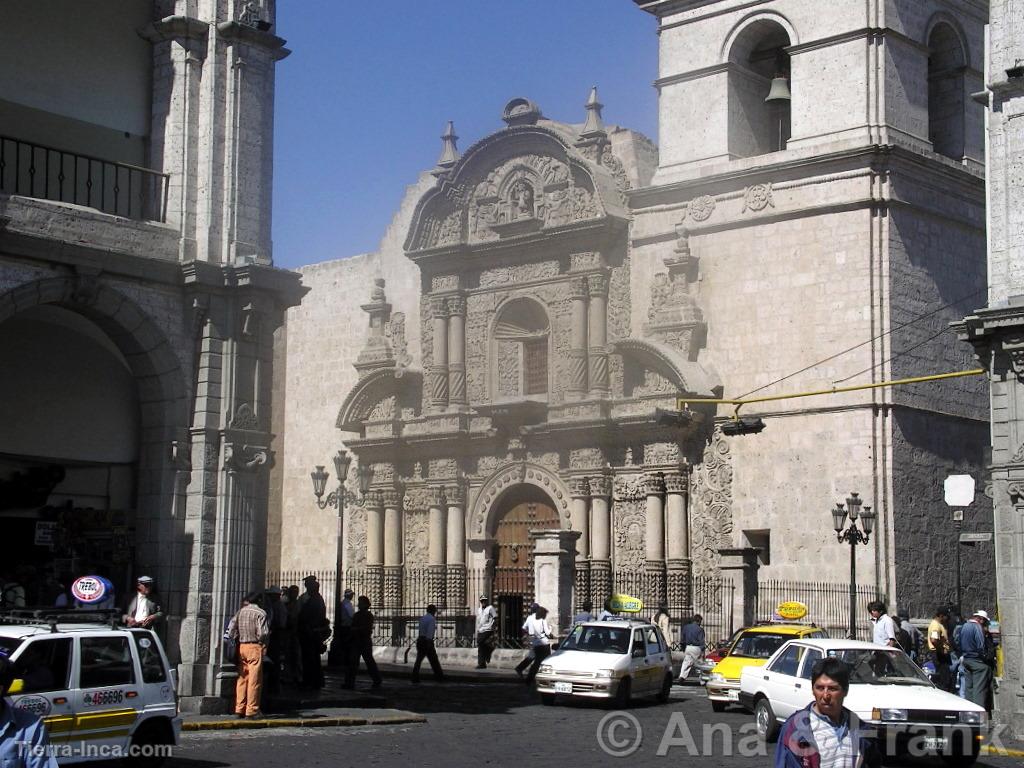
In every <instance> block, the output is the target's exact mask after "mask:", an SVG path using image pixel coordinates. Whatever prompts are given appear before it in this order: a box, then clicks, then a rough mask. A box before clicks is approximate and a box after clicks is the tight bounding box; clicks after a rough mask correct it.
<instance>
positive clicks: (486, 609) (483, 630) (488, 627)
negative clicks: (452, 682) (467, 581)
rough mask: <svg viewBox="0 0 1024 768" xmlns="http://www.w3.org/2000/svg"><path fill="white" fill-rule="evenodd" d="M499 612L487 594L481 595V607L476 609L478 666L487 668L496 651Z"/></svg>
mask: <svg viewBox="0 0 1024 768" xmlns="http://www.w3.org/2000/svg"><path fill="white" fill-rule="evenodd" d="M497 621H498V613H497V611H495V610H494V606H493V605H491V599H490V598H489V597H487V595H480V607H479V608H477V610H476V668H477V669H487V665H488V664H489V663H490V661H491V654H492V653H494V644H495V625H496V624H497Z"/></svg>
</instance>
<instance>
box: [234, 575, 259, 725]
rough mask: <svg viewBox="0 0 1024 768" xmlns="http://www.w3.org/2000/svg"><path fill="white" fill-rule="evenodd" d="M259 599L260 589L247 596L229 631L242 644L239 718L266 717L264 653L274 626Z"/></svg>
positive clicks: (237, 685) (237, 695)
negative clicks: (262, 702)
mask: <svg viewBox="0 0 1024 768" xmlns="http://www.w3.org/2000/svg"><path fill="white" fill-rule="evenodd" d="M259 600H260V594H259V592H250V593H249V594H248V595H246V596H245V599H243V600H242V607H241V608H239V610H238V613H236V614H235V615H234V616H233V617H232V618H231V621H230V622H229V623H228V629H227V632H226V633H225V634H226V635H227V636H228V637H229V638H231V639H232V640H234V641H235V642H236V643H237V644H238V679H237V680H236V681H235V714H236V715H237V716H238V717H263V711H262V710H261V709H260V699H261V697H262V695H263V654H264V653H265V652H266V650H267V638H268V636H269V635H270V627H269V626H268V624H267V614H266V613H264V611H263V609H262V608H261V607H260V605H259Z"/></svg>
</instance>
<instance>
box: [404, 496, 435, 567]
mask: <svg viewBox="0 0 1024 768" xmlns="http://www.w3.org/2000/svg"><path fill="white" fill-rule="evenodd" d="M404 517H405V519H404V520H403V523H404V526H405V530H404V531H403V533H404V534H405V563H406V565H411V566H418V565H426V564H427V557H428V552H427V547H428V542H429V531H428V525H429V516H428V514H427V513H426V512H424V511H422V510H419V509H417V510H415V511H412V512H406V513H405V516H404Z"/></svg>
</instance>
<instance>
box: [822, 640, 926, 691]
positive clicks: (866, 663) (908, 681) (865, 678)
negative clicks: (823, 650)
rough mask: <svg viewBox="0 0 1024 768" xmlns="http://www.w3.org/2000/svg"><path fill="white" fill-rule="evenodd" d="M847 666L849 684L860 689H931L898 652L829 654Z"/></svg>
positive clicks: (840, 651)
mask: <svg viewBox="0 0 1024 768" xmlns="http://www.w3.org/2000/svg"><path fill="white" fill-rule="evenodd" d="M828 655H829V656H838V657H839V658H841V659H842V660H843V661H845V662H846V663H847V664H849V665H850V682H851V683H861V684H864V685H931V682H930V681H929V680H928V677H927V676H926V675H925V674H924V672H923V671H922V670H921V668H920V667H918V666H917V665H916V664H915V663H914V662H912V661H911V660H910V659H909V658H908V657H907V655H906V654H905V653H903V651H901V650H899V649H898V648H890V649H888V650H883V649H881V648H879V649H877V650H876V649H874V648H842V649H837V650H830V651H829V652H828Z"/></svg>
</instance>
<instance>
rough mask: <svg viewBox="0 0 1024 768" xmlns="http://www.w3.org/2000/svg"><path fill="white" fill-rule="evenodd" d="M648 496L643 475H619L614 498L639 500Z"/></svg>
mask: <svg viewBox="0 0 1024 768" xmlns="http://www.w3.org/2000/svg"><path fill="white" fill-rule="evenodd" d="M646 497H647V494H646V491H645V490H644V476H643V475H617V476H616V477H615V485H614V498H615V500H616V502H618V501H639V500H642V499H644V498H646Z"/></svg>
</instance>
